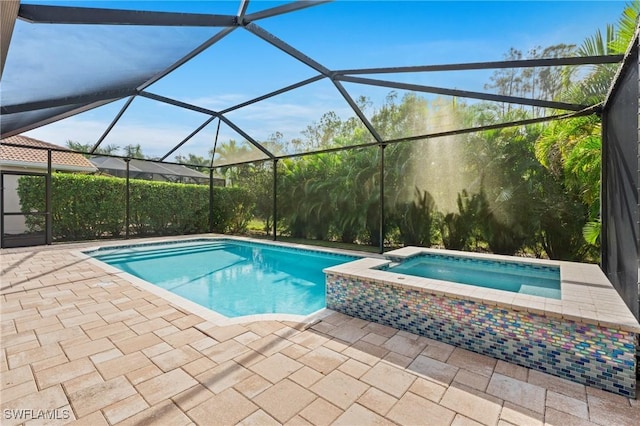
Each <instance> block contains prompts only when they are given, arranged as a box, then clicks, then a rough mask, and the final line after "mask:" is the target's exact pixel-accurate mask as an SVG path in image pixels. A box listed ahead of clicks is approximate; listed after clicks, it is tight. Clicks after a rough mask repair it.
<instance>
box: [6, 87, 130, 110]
mask: <svg viewBox="0 0 640 426" xmlns="http://www.w3.org/2000/svg"><path fill="white" fill-rule="evenodd" d="M135 93H136V89H133V88H125V89H114V90H105V91H101V92H96V93H90V94H86V95H77V96H65V97H62V98H56V99H47V100H45V101H34V102H25V103H22V104H14V105H3V106H2V107H0V112H1V113H2V114H3V115H4V114H16V113H19V112H28V111H35V110H39V109H46V108H55V107H60V106H65V105H75V104H89V103H93V102H98V101H103V100H109V101H112V100H116V99H121V98H124V97H126V96H131V95H135Z"/></svg>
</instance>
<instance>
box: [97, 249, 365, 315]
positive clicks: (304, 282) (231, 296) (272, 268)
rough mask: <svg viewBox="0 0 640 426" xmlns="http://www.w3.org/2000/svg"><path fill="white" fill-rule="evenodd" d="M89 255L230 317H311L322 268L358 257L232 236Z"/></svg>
mask: <svg viewBox="0 0 640 426" xmlns="http://www.w3.org/2000/svg"><path fill="white" fill-rule="evenodd" d="M86 254H88V255H90V256H92V257H94V258H95V259H98V260H100V261H102V262H104V263H106V264H108V265H111V266H113V267H115V268H117V269H119V270H121V271H124V272H127V273H129V274H131V275H134V276H136V277H138V278H141V279H143V280H144V281H147V282H149V283H152V284H154V285H156V286H158V287H160V288H163V289H165V290H168V291H170V292H172V293H174V294H177V295H179V296H181V297H183V298H185V299H188V300H190V301H192V302H195V303H197V304H199V305H201V306H204V307H206V308H209V309H211V310H214V311H216V312H218V313H220V314H222V315H224V316H227V317H230V318H235V317H240V316H245V315H257V314H268V313H279V314H295V315H308V314H311V313H313V312H316V311H318V310H320V309H323V308H324V307H325V306H326V302H325V277H324V273H323V272H322V270H323V269H324V268H326V267H330V266H335V265H338V264H340V263H344V262H349V261H352V260H355V259H358V257H357V256H348V255H343V254H335V253H328V252H322V251H313V250H303V249H297V248H289V247H282V246H276V245H271V244H263V243H255V242H244V241H236V240H229V239H206V240H197V241H188V242H180V243H171V244H143V245H134V246H124V247H116V248H102V249H98V250H95V251H92V252H88V253H86Z"/></svg>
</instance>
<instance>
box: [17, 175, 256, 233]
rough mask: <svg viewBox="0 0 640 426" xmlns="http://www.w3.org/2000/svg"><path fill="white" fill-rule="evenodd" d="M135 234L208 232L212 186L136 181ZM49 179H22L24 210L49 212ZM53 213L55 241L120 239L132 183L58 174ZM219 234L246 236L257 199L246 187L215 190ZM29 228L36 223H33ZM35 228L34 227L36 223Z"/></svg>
mask: <svg viewBox="0 0 640 426" xmlns="http://www.w3.org/2000/svg"><path fill="white" fill-rule="evenodd" d="M129 182H130V186H129V188H130V198H129V203H130V204H129V211H130V218H129V225H130V226H129V234H130V235H131V236H149V235H181V234H194V233H203V232H208V230H209V187H208V186H207V185H188V184H180V183H169V182H153V181H144V180H134V179H132V180H130V181H129ZM43 185H44V180H43V179H41V178H32V177H28V176H25V177H21V178H20V180H19V183H18V194H19V196H20V201H21V204H22V211H23V212H27V211H33V210H34V209H35V210H38V211H44V204H45V200H44V199H43V197H42V194H44V188H43ZM51 189H52V190H51V209H52V218H53V239H54V241H81V240H91V239H97V238H114V237H115V238H117V237H120V236H122V235H124V233H125V215H126V181H125V180H124V179H121V178H113V177H105V176H91V175H75V174H67V173H54V174H53V175H52V188H51ZM213 200H214V211H213V213H214V214H213V219H214V220H213V222H214V231H215V232H221V233H225V232H232V233H242V232H244V231H245V230H246V225H247V223H248V221H249V219H250V218H251V217H252V214H253V209H254V205H255V203H254V201H253V200H252V199H251V195H250V193H249V192H248V191H247V190H245V189H242V188H224V187H214V194H213ZM27 225H30V224H29V223H28V224H27ZM31 225H32V226H35V223H34V224H31Z"/></svg>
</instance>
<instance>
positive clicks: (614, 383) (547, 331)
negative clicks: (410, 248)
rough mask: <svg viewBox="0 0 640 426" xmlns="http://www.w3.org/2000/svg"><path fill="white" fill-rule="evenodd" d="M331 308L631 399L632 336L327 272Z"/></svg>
mask: <svg viewBox="0 0 640 426" xmlns="http://www.w3.org/2000/svg"><path fill="white" fill-rule="evenodd" d="M327 307H328V308H329V309H333V310H336V311H338V312H343V313H345V314H348V315H351V316H354V317H358V318H362V319H365V320H368V321H374V322H377V323H380V324H384V325H388V326H391V327H394V328H397V329H401V330H406V331H409V332H412V333H416V334H420V335H423V336H426V337H429V338H431V339H435V340H439V341H442V342H446V343H450V344H453V345H456V346H460V347H462V348H465V349H468V350H471V351H475V352H478V353H481V354H485V355H488V356H492V357H494V358H498V359H501V360H504V361H508V362H511V363H514V364H518V365H522V366H524V367H528V368H533V369H536V370H539V371H543V372H546V373H549V374H553V375H556V376H559V377H563V378H566V379H569V380H572V381H574V382H578V383H581V384H585V385H588V386H593V387H597V388H600V389H604V390H607V391H610V392H614V393H617V394H620V395H624V396H627V397H635V391H636V376H635V371H636V359H635V353H636V343H635V342H636V341H637V336H636V334H634V333H630V332H626V331H618V330H614V329H609V328H603V327H600V326H597V325H592V324H585V323H579V322H574V321H569V320H566V319H562V318H551V317H545V316H543V315H537V314H533V313H529V312H524V311H522V312H521V311H515V310H512V309H507V308H502V307H499V306H491V305H487V304H484V303H477V302H474V301H470V300H463V299H454V298H448V297H445V296H438V295H434V294H430V293H428V292H422V291H418V290H415V289H408V288H403V287H402V286H395V285H391V284H388V283H380V282H369V281H365V280H362V279H356V278H351V277H344V276H341V275H337V274H327Z"/></svg>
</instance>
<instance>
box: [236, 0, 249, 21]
mask: <svg viewBox="0 0 640 426" xmlns="http://www.w3.org/2000/svg"><path fill="white" fill-rule="evenodd" d="M248 7H249V0H240V6H238V17H237V22H238V25H243V24H244V17H245V15H246V14H247V8H248Z"/></svg>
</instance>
